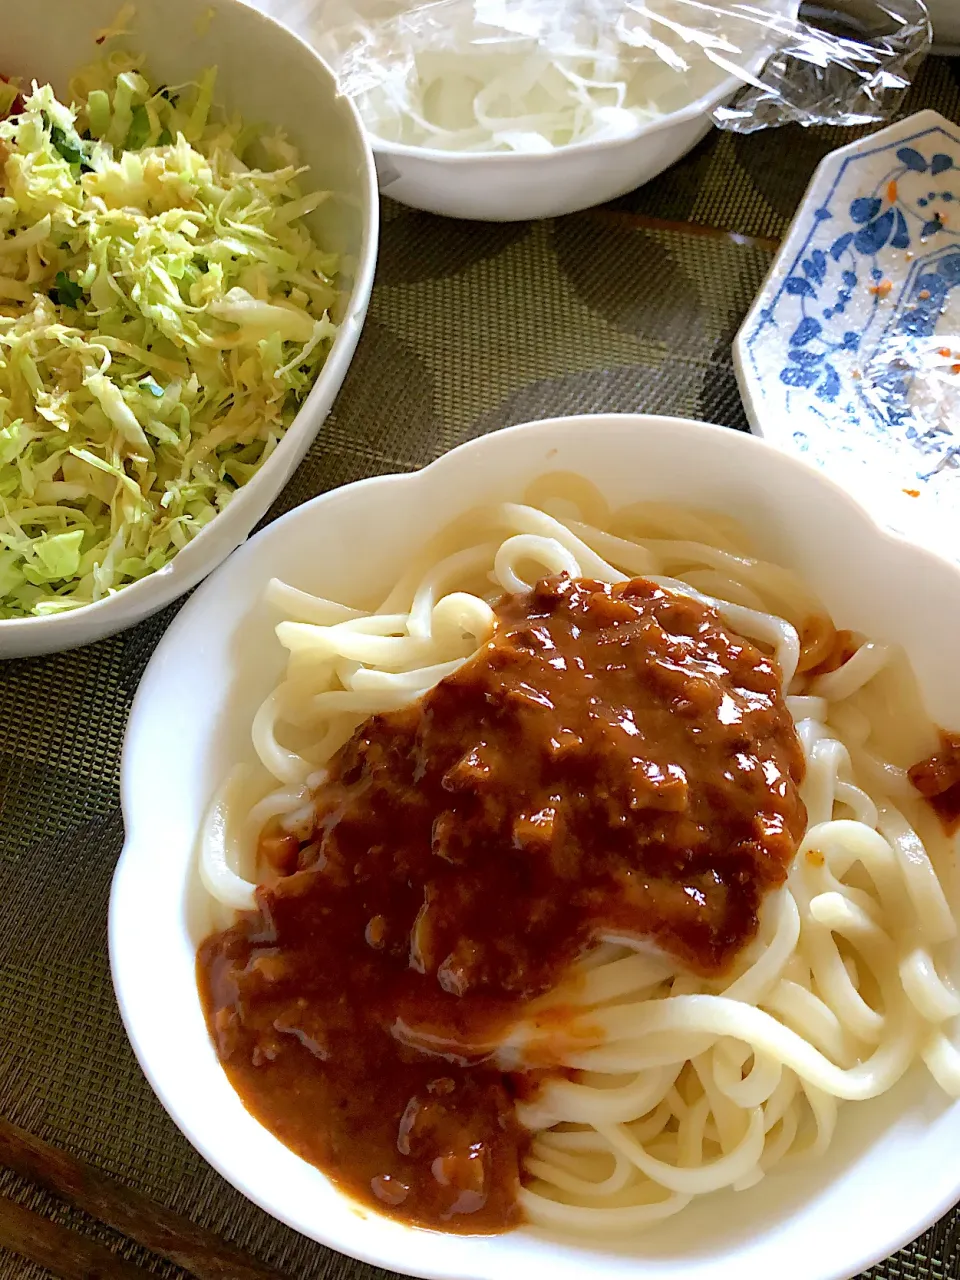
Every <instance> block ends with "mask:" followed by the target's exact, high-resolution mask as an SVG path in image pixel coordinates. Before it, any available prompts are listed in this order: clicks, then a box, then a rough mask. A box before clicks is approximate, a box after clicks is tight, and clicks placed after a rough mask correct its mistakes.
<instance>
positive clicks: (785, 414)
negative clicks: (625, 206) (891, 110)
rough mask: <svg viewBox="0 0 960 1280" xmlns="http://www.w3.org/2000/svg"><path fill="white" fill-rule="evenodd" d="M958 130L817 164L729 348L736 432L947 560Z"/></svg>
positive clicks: (955, 402) (909, 122)
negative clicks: (805, 466)
mask: <svg viewBox="0 0 960 1280" xmlns="http://www.w3.org/2000/svg"><path fill="white" fill-rule="evenodd" d="M958 285H960V127H958V126H957V125H954V124H951V123H950V122H949V121H948V120H945V119H944V118H943V116H940V115H938V114H937V112H935V111H921V112H919V113H918V114H917V115H914V116H910V117H909V118H908V119H906V120H902V121H900V122H899V123H897V124H895V125H892V126H891V127H890V128H888V129H884V130H882V131H881V132H879V133H875V134H873V135H871V136H870V137H868V138H863V139H861V140H860V141H859V142H855V143H853V144H852V145H850V146H848V147H842V148H841V149H840V150H838V151H834V152H833V153H832V154H831V155H829V156H827V158H826V159H825V160H824V161H823V163H822V164H821V165H820V167H819V168H818V169H817V172H816V173H815V174H814V177H813V181H812V182H811V184H810V187H809V189H808V191H807V194H806V196H805V197H804V200H803V203H802V204H801V206H800V210H799V212H798V214H797V216H796V218H795V219H794V222H793V224H792V225H791V228H790V231H789V233H788V235H787V238H786V240H785V241H784V243H783V246H782V248H781V249H780V252H779V254H778V255H777V258H776V260H775V262H774V264H773V267H772V269H771V271H770V274H769V276H768V277H767V280H766V281H765V283H764V285H763V288H762V289H761V291H760V294H759V296H758V297H757V300H756V302H755V303H754V305H753V307H752V309H751V311H750V313H749V315H748V316H747V318H746V320H745V321H744V323H743V326H742V328H741V329H740V332H739V333H738V335H737V338H736V342H735V344H734V363H735V366H736V370H737V377H738V379H739V382H740V389H741V392H742V394H743V399H744V403H745V405H746V408H747V414H748V417H749V419H750V423H751V426H752V428H753V430H754V432H755V433H756V434H757V435H762V436H765V437H766V438H767V439H769V440H770V441H772V442H773V443H775V444H777V445H779V446H780V447H781V448H783V449H786V450H789V451H791V452H794V453H798V454H800V455H801V456H803V457H805V458H806V459H807V460H808V461H810V462H813V463H814V464H816V465H817V466H820V467H822V468H823V469H824V470H826V471H828V472H829V473H830V474H831V475H832V476H833V477H834V479H836V480H838V481H839V482H840V483H842V484H844V485H845V486H846V487H848V488H849V490H850V491H851V492H852V493H854V494H855V495H856V496H857V497H858V498H859V499H860V500H861V501H862V502H864V503H865V504H866V505H867V506H868V508H869V509H870V510H871V511H872V512H873V514H874V515H875V516H876V517H877V518H879V519H880V520H881V521H882V522H883V523H884V524H885V525H886V526H888V527H889V528H892V529H894V530H895V531H896V532H898V533H902V534H904V535H906V536H908V537H911V538H914V539H917V540H919V541H922V542H924V543H926V544H927V545H930V546H932V547H934V548H936V549H938V550H939V551H941V553H945V554H948V555H950V556H952V557H954V558H960V288H958V287H957V286H958Z"/></svg>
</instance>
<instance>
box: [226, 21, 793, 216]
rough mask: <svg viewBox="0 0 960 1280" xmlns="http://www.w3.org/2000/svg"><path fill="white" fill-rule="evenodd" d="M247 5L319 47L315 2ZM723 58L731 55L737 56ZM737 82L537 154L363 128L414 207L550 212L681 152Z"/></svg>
mask: <svg viewBox="0 0 960 1280" xmlns="http://www.w3.org/2000/svg"><path fill="white" fill-rule="evenodd" d="M251 3H256V4H257V6H258V7H259V8H260V9H262V10H263V11H264V12H265V13H270V14H272V15H273V16H274V17H276V18H278V19H279V20H280V21H282V22H284V23H286V24H287V26H289V27H290V28H291V29H292V30H294V31H296V32H297V33H298V34H299V35H300V36H301V37H302V38H303V39H304V40H307V41H311V42H313V43H314V44H316V45H317V46H318V47H323V38H324V34H325V31H326V27H325V25H324V21H325V15H326V12H327V9H326V8H325V7H324V5H323V4H318V2H317V0H251ZM798 5H799V0H774V3H773V4H772V5H771V6H769V7H771V8H773V10H774V11H775V12H776V13H777V14H780V15H782V16H783V17H784V18H785V19H786V20H787V21H792V20H793V19H795V18H796V15H797V9H798ZM353 7H355V8H356V10H357V11H358V12H359V13H361V14H365V13H369V12H373V13H374V14H379V13H380V12H381V11H382V10H383V6H382V5H380V4H378V3H377V0H353ZM766 7H768V6H764V8H766ZM327 21H329V19H327ZM758 43H759V41H758ZM771 43H772V42H771ZM769 52H770V49H769V48H768V49H762V48H761V49H758V50H757V52H755V53H753V52H749V53H748V55H747V56H746V58H745V62H746V70H748V71H749V72H750V73H751V74H753V73H756V72H757V71H758V70H759V69H760V67H762V66H763V63H764V62H765V61H766V59H767V57H768V56H769ZM730 56H731V57H732V58H733V60H734V61H736V60H737V55H730ZM745 80H746V76H745V75H744V76H737V75H729V76H727V77H725V78H724V79H723V80H722V81H721V82H720V83H719V84H718V85H716V86H715V87H714V88H713V89H712V90H710V91H709V92H707V93H705V94H703V95H701V96H700V97H698V98H697V99H696V100H694V101H693V102H691V103H690V104H689V105H688V106H685V107H683V108H682V109H681V110H678V111H672V112H670V113H668V114H667V115H664V116H662V117H660V118H659V119H656V120H652V121H649V122H646V123H638V124H637V125H636V126H635V128H633V129H632V130H630V131H629V132H626V133H624V134H623V135H622V136H620V137H616V138H610V139H602V140H598V141H594V142H580V143H575V144H573V145H571V146H567V147H558V148H557V149H556V150H554V151H550V152H548V153H545V154H537V155H534V154H529V153H520V152H485V153H476V152H456V151H443V150H440V149H438V148H433V147H413V146H404V145H401V144H399V143H393V142H387V141H384V140H383V139H382V138H378V137H376V136H375V135H372V134H371V135H369V136H370V143H371V146H372V147H373V153H374V157H375V159H376V165H377V176H378V179H379V182H380V190H381V191H382V192H383V194H384V195H387V196H389V197H390V198H391V199H392V200H398V201H399V202H400V203H401V204H406V205H410V206H411V207H412V208H414V209H425V210H427V211H428V212H430V213H440V214H445V215H446V216H447V217H451V218H470V219H475V220H478V221H489V222H517V221H521V220H526V219H528V218H551V217H556V216H559V215H561V214H566V213H575V212H576V211H577V210H579V209H588V208H593V206H595V205H598V204H603V203H604V202H605V201H607V200H612V199H614V198H615V197H616V196H620V195H623V194H624V193H625V192H627V191H633V190H634V189H635V188H637V187H640V186H643V185H644V183H646V182H649V181H650V180H651V179H652V178H655V177H656V176H657V175H658V174H660V173H662V172H663V170H664V169H668V168H669V167H670V165H672V164H675V163H676V162H677V161H678V160H679V159H680V158H681V157H682V156H685V155H686V154H687V152H688V151H690V150H691V149H692V148H693V147H695V146H696V144H697V143H698V142H699V141H700V139H701V138H703V137H704V136H705V135H706V134H707V133H708V132H709V131H710V128H711V126H712V120H711V116H710V113H711V111H712V110H713V108H714V107H716V106H719V105H720V104H721V103H723V102H726V101H727V100H728V99H729V98H731V97H732V96H733V94H734V93H735V92H736V91H737V89H739V88H740V87H741V86H742V85H743V83H744V82H745Z"/></svg>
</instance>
